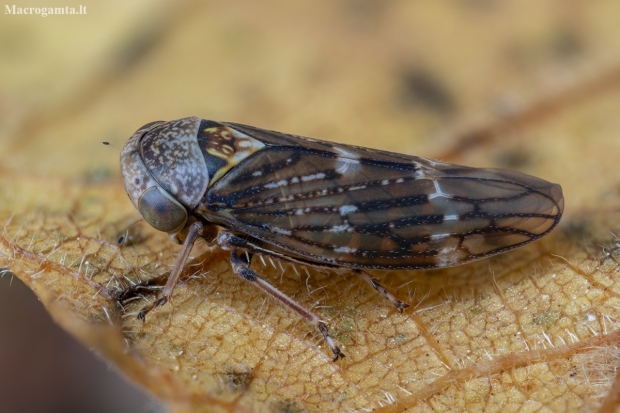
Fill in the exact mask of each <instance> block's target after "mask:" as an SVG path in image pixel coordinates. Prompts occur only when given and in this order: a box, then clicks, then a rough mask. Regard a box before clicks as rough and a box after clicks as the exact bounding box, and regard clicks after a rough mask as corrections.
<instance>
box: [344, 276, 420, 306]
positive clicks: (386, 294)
mask: <svg viewBox="0 0 620 413" xmlns="http://www.w3.org/2000/svg"><path fill="white" fill-rule="evenodd" d="M353 273H354V274H355V275H357V276H358V277H360V278H361V279H362V280H364V281H366V282H367V283H368V285H370V286H371V287H372V288H374V289H375V290H377V291H378V292H379V294H381V295H382V296H383V298H386V299H387V300H389V301H390V302H391V303H392V304H394V307H396V308H397V309H398V312H400V313H402V312H403V310H404V309H405V308H407V307H409V304H407V303H405V302H403V301H401V300H400V299H398V298H397V297H396V294H394V293H393V292H392V291H390V290H389V289H388V288H387V287H385V286H384V285H382V284H381V281H379V280H378V279H376V278H375V277H372V276H371V275H370V274H368V273H367V272H366V271H362V270H353Z"/></svg>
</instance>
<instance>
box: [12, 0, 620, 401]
mask: <svg viewBox="0 0 620 413" xmlns="http://www.w3.org/2000/svg"><path fill="white" fill-rule="evenodd" d="M80 5H81V6H82V7H86V13H85V14H80V15H48V16H46V17H43V16H42V15H40V14H14V13H12V11H13V10H15V11H16V12H19V11H20V8H23V7H39V8H45V7H65V6H68V7H75V8H76V10H80V9H79V7H80ZM2 7H3V10H2V13H0V154H1V155H2V158H1V159H2V161H1V163H0V173H18V174H29V175H31V176H35V177H36V176H48V177H49V176H53V177H58V178H60V179H66V180H68V181H80V182H93V183H97V182H104V181H109V180H111V181H118V183H119V190H122V187H121V186H120V185H121V184H120V177H119V171H118V152H119V150H120V148H121V147H122V145H123V143H124V141H125V140H126V139H127V137H129V136H130V135H131V134H132V133H133V132H134V131H135V130H136V129H137V128H138V127H140V126H141V125H143V124H145V123H148V122H150V121H154V120H170V119H175V118H181V117H186V116H191V115H196V116H200V117H203V118H211V119H215V120H228V121H234V122H239V123H246V124H251V125H255V126H260V127H263V128H267V129H274V130H279V131H283V132H290V133H295V134H299V135H307V136H313V137H317V138H322V139H327V140H332V141H340V142H346V143H351V144H356V145H361V146H370V147H375V148H381V149H384V150H393V151H398V152H404V153H408V154H415V155H420V156H427V157H432V158H440V159H444V160H448V161H452V162H456V163H464V164H468V165H472V166H486V167H508V168H512V169H519V170H522V171H524V172H526V173H530V174H533V175H537V176H540V177H542V178H545V179H547V180H549V181H552V182H560V183H561V184H562V186H563V188H564V191H565V198H566V200H567V201H566V205H567V206H566V218H565V221H566V220H569V219H570V217H571V215H572V216H575V215H576V214H579V213H583V211H587V209H588V208H591V207H592V206H593V205H600V204H604V203H605V202H614V201H616V202H617V199H618V194H619V193H620V172H619V169H620V168H618V167H617V163H616V162H615V159H614V157H613V154H617V153H620V138H619V137H618V132H617V131H618V130H620V120H619V117H618V116H617V115H618V108H619V107H620V106H619V105H620V94H619V93H618V92H619V91H620V88H619V86H620V25H618V24H617V23H618V18H617V16H620V3H619V2H617V1H613V0H599V1H597V2H591V1H586V0H569V1H566V0H555V1H547V2H544V3H543V4H541V3H540V2H528V3H527V4H526V3H525V2H521V1H516V0H515V1H509V0H450V1H445V2H437V1H434V0H417V1H410V0H389V1H372V0H341V1H338V2H290V1H285V0H264V1H261V2H256V1H252V0H239V1H235V2H219V1H197V0H196V1H171V0H159V1H146V0H134V1H132V2H125V1H120V0H108V1H105V2H89V1H86V0H83V1H81V2H76V1H72V0H63V2H61V3H59V2H58V1H57V0H35V1H34V2H33V1H29V2H28V3H25V2H23V1H17V2H15V9H13V8H12V4H11V5H8V6H7V5H3V6H2ZM82 10H83V9H82ZM34 12H35V13H36V11H34ZM104 141H105V142H110V143H111V145H110V146H104V145H102V144H101V142H104ZM128 202H129V201H128ZM161 410H162V408H161V406H159V405H158V404H157V402H155V401H153V400H151V399H149V398H148V397H147V396H145V395H144V394H142V393H141V392H140V391H139V390H137V389H133V388H132V387H131V386H129V385H127V384H126V383H125V382H124V381H123V379H122V378H120V377H119V376H118V375H117V374H116V373H114V372H111V371H109V369H108V368H107V367H106V365H105V363H103V362H101V361H99V360H97V359H96V357H95V356H94V355H92V354H91V353H89V351H88V350H87V349H85V348H83V347H82V346H81V345H80V344H78V343H77V342H75V341H74V340H73V339H72V338H71V337H69V336H68V335H66V334H65V333H64V332H63V331H61V330H59V329H58V328H56V327H55V325H54V324H53V323H52V322H51V320H50V318H49V316H48V315H47V314H46V312H45V311H44V310H43V308H42V306H41V305H40V304H39V303H38V302H37V299H36V297H35V296H34V294H33V293H31V292H30V291H29V290H28V289H27V288H25V287H24V286H23V285H20V281H19V280H17V279H16V278H15V279H14V278H13V277H12V276H11V275H10V274H5V275H4V277H3V278H2V279H0V411H2V412H74V411H75V412H78V411H79V412H83V411H88V412H109V411H114V412H136V411H161Z"/></svg>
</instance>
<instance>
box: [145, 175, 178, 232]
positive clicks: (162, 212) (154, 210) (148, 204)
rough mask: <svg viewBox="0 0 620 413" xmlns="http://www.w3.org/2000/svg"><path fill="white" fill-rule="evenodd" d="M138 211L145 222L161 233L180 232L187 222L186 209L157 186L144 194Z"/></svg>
mask: <svg viewBox="0 0 620 413" xmlns="http://www.w3.org/2000/svg"><path fill="white" fill-rule="evenodd" d="M138 209H139V211H140V214H141V215H142V217H143V218H144V220H145V221H146V222H148V223H149V225H150V226H152V227H153V228H155V229H157V230H159V231H164V232H168V233H174V232H178V231H180V230H181V229H183V226H184V225H185V222H186V221H187V211H186V210H185V208H184V207H183V206H182V205H181V204H180V203H178V202H177V201H175V200H174V199H173V198H172V197H171V196H170V195H168V194H167V193H166V192H164V191H163V190H161V189H160V188H159V187H156V186H152V187H150V188H149V189H147V190H146V192H145V193H144V194H142V196H141V197H140V201H139V202H138Z"/></svg>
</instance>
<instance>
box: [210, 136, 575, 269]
mask: <svg viewBox="0 0 620 413" xmlns="http://www.w3.org/2000/svg"><path fill="white" fill-rule="evenodd" d="M227 125H228V126H229V127H233V128H234V129H235V130H236V131H237V132H242V133H244V134H247V135H249V136H252V137H254V138H256V139H259V140H260V141H261V142H263V143H265V147H264V148H262V149H261V150H259V151H258V152H256V153H254V154H253V155H252V156H250V157H248V158H246V159H244V160H243V161H242V162H241V163H239V164H238V165H237V166H236V167H234V168H232V169H231V170H230V171H228V173H226V174H225V175H224V176H223V177H222V178H220V179H219V180H217V181H216V182H215V183H214V184H213V185H212V187H211V188H210V189H209V190H208V193H207V203H208V205H209V206H210V207H209V208H210V209H211V210H210V211H209V212H208V214H209V220H211V221H215V222H217V223H219V224H221V225H223V226H225V227H228V228H230V229H231V230H233V231H238V232H242V233H245V234H247V235H250V236H252V237H254V238H257V239H259V240H261V241H264V242H265V243H266V244H267V247H268V248H272V249H274V250H276V251H280V252H285V253H286V254H287V255H291V256H293V257H297V258H301V259H303V260H306V261H311V262H316V263H323V264H328V265H341V266H347V267H353V268H389V269H396V268H402V269H405V268H435V267H448V266H452V265H457V264H461V263H464V262H468V261H472V260H475V259H479V258H483V257H487V256H489V255H493V254H497V253H500V252H503V251H506V250H508V249H512V248H515V247H518V246H521V245H523V244H526V243H528V242H531V241H533V240H536V239H538V238H540V237H542V236H544V235H545V234H547V233H548V232H549V231H551V229H553V227H555V225H556V224H557V223H558V222H559V220H560V217H561V215H562V210H563V202H564V201H563V197H562V190H561V188H560V186H559V185H556V184H552V183H549V182H547V181H544V180H542V179H538V178H535V177H532V176H529V175H525V174H522V173H519V172H514V171H506V170H498V169H478V168H469V167H464V166H459V165H452V164H447V163H442V162H435V161H431V160H428V159H424V158H418V157H414V156H406V155H402V154H392V153H389V152H384V151H374V150H370V149H365V148H359V147H352V146H348V145H338V144H332V143H328V142H322V141H318V140H314V139H311V140H307V139H306V138H302V137H297V136H292V135H285V134H279V133H275V132H269V131H264V130H262V129H257V128H252V127H246V126H243V125H236V124H227ZM269 246H271V247H269Z"/></svg>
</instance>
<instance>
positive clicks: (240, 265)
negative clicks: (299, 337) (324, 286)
mask: <svg viewBox="0 0 620 413" xmlns="http://www.w3.org/2000/svg"><path fill="white" fill-rule="evenodd" d="M251 258H252V257H251V254H248V253H247V252H246V251H243V250H240V249H233V250H232V251H231V254H230V261H231V263H232V269H233V272H234V273H235V274H237V275H238V276H240V277H241V278H243V279H244V280H246V281H250V282H252V283H254V285H256V286H257V287H259V288H260V289H261V290H263V291H264V292H266V293H267V294H269V295H270V296H272V297H273V298H276V299H277V300H279V301H280V302H282V303H283V304H284V305H286V306H287V307H289V308H291V309H292V310H294V311H295V312H296V313H297V314H299V315H301V316H302V317H303V318H305V319H306V320H308V322H309V323H310V324H312V325H313V326H315V327H316V328H317V329H318V330H319V331H320V332H321V334H322V335H323V338H324V339H325V341H326V342H327V344H328V345H329V347H330V348H331V350H332V353H334V359H333V360H334V361H336V360H338V358H342V357H344V354H342V352H341V351H340V349H339V348H338V346H337V345H336V343H335V341H334V339H333V338H332V337H331V336H330V335H329V330H328V329H327V325H326V324H325V323H324V322H323V321H321V319H320V318H319V317H318V316H317V315H316V314H314V313H313V312H311V311H310V310H308V309H306V308H305V307H303V306H302V305H301V304H299V303H298V302H297V301H295V300H293V299H292V298H291V297H289V296H288V295H286V294H284V293H282V292H281V291H280V290H278V289H277V288H275V287H274V286H273V285H271V284H269V283H268V282H267V281H266V280H264V279H263V278H261V277H260V276H259V275H258V274H256V273H255V272H254V271H252V270H251V269H250V268H249V265H250V260H251Z"/></svg>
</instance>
